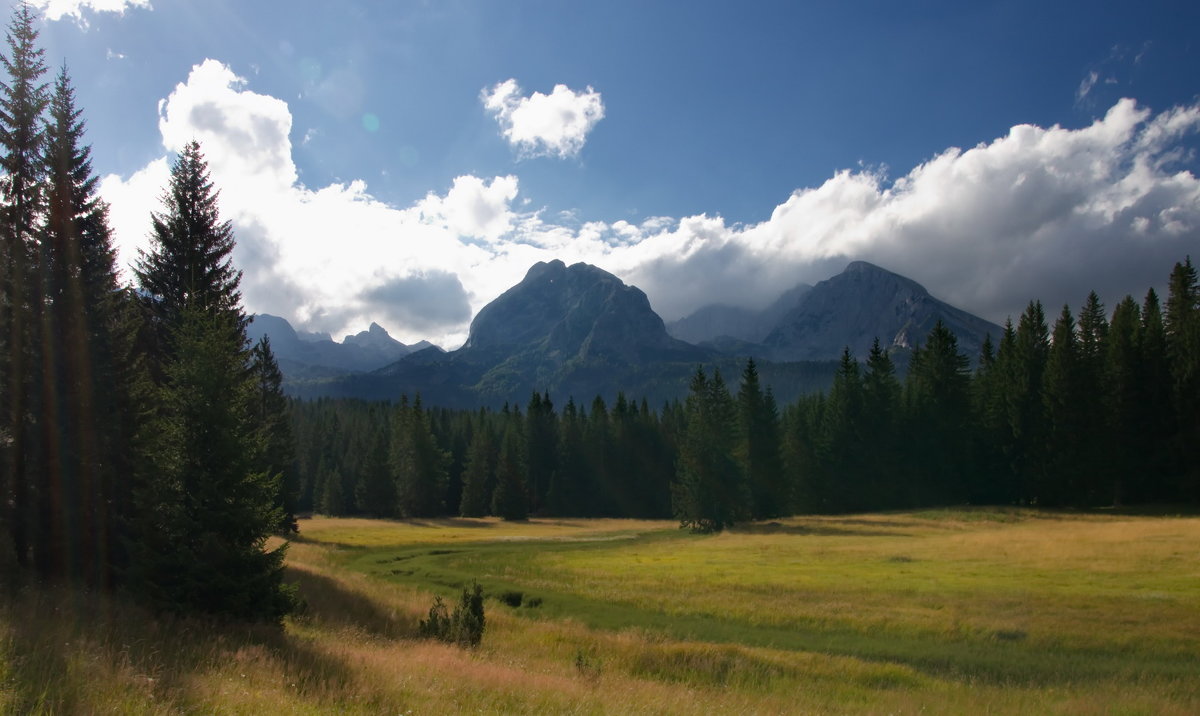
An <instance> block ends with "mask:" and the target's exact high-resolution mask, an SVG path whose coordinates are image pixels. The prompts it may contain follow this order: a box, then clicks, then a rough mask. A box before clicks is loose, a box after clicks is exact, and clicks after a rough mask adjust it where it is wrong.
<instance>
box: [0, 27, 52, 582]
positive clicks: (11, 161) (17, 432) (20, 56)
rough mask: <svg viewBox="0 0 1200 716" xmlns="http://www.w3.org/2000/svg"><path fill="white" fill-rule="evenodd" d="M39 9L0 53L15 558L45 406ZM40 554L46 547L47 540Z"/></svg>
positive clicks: (24, 536)
mask: <svg viewBox="0 0 1200 716" xmlns="http://www.w3.org/2000/svg"><path fill="white" fill-rule="evenodd" d="M34 20H35V16H34V13H33V11H32V10H31V9H30V7H29V5H28V4H26V3H22V4H20V5H19V6H17V7H16V8H15V9H14V11H13V18H12V22H11V23H10V25H9V28H8V34H7V36H6V39H7V44H8V53H7V54H5V55H3V56H0V64H3V66H4V70H5V74H6V75H7V77H8V79H7V81H6V82H3V83H0V406H3V407H2V408H0V409H4V412H5V414H4V415H3V416H2V420H3V423H2V424H0V435H2V436H3V438H4V439H3V440H0V450H2V451H3V452H2V453H0V458H2V461H0V463H2V464H0V469H2V472H0V528H7V531H8V533H9V536H10V539H11V540H12V548H13V551H14V553H15V555H16V558H17V562H18V563H19V564H22V565H25V564H28V563H29V562H30V559H31V557H35V556H36V554H35V553H37V552H38V547H37V546H36V545H34V540H35V530H36V522H35V520H36V517H37V515H38V514H39V512H40V511H41V510H39V509H38V504H39V495H41V494H44V492H45V490H44V489H42V488H43V486H42V485H41V484H40V480H39V471H40V467H41V466H39V465H37V464H36V458H37V455H36V446H37V444H38V441H37V438H38V433H39V427H40V422H41V420H40V418H41V411H40V406H38V405H37V404H36V398H37V396H36V393H37V386H38V385H39V377H38V375H37V369H38V368H39V367H40V365H41V358H40V355H39V347H40V346H39V340H38V335H37V334H38V330H37V329H38V328H39V323H40V319H41V312H40V296H39V295H38V294H39V292H38V290H37V289H38V281H37V275H38V272H37V255H36V234H37V229H38V223H39V218H40V216H41V213H42V211H43V206H44V195H43V190H44V183H43V179H44V164H43V162H42V157H43V147H44V143H45V134H44V130H43V127H42V123H41V117H42V112H43V111H44V110H45V108H46V106H47V103H48V95H47V91H46V85H45V84H44V83H42V82H40V79H41V77H42V75H43V74H45V72H46V65H45V62H44V61H43V57H44V52H43V51H42V50H41V48H39V47H37V44H36V43H37V37H38V32H37V29H36V28H35V27H34ZM42 548H43V549H42V550H41V553H42V554H43V555H44V554H46V551H47V550H46V548H47V546H46V545H42Z"/></svg>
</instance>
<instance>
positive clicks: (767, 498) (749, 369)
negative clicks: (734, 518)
mask: <svg viewBox="0 0 1200 716" xmlns="http://www.w3.org/2000/svg"><path fill="white" fill-rule="evenodd" d="M769 397H770V396H769V394H764V393H763V390H762V387H761V386H760V384H759V380H758V367H757V366H756V365H755V364H754V359H753V358H751V359H750V360H748V361H746V368H745V369H744V370H743V371H742V382H741V384H740V385H739V386H738V395H737V408H738V443H739V444H738V447H737V455H738V458H739V459H740V460H741V462H742V470H743V471H744V472H745V475H746V477H747V479H748V481H749V484H750V495H751V516H752V517H753V518H754V519H766V518H770V517H779V516H780V515H783V514H786V513H787V510H788V507H789V506H790V505H789V504H788V502H789V500H788V494H787V486H786V483H785V481H784V474H783V452H782V444H781V442H780V435H779V412H778V409H777V408H776V406H775V401H774V398H770V400H768V398H769Z"/></svg>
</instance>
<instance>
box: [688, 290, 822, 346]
mask: <svg viewBox="0 0 1200 716" xmlns="http://www.w3.org/2000/svg"><path fill="white" fill-rule="evenodd" d="M810 290H812V286H809V285H808V284H806V283H801V284H798V285H796V286H795V287H793V288H791V289H789V290H787V291H785V292H784V293H783V295H782V296H780V297H779V298H777V299H776V300H775V302H774V303H772V304H771V305H769V306H767V307H766V308H764V309H762V310H758V311H756V310H754V309H750V308H741V307H739V306H727V305H724V304H719V303H716V304H710V305H708V306H704V307H703V308H700V309H699V310H697V311H696V312H695V313H692V314H691V315H688V316H685V317H683V318H681V319H679V320H677V321H672V322H671V323H668V324H667V333H670V334H671V335H672V336H674V337H675V338H678V339H679V340H682V341H687V342H688V343H695V344H701V343H707V342H710V341H715V342H718V343H720V342H725V341H727V340H728V339H731V338H732V339H734V340H735V341H745V342H748V343H759V342H761V341H762V340H763V339H764V338H766V337H767V334H769V333H770V332H771V331H772V330H773V329H774V328H775V327H776V326H778V325H779V322H780V321H781V320H782V319H783V317H784V316H786V315H787V314H788V312H789V311H791V310H792V309H793V308H795V307H796V306H797V305H799V303H800V301H801V300H802V299H803V298H804V295H805V294H807V293H808V292H809V291H810Z"/></svg>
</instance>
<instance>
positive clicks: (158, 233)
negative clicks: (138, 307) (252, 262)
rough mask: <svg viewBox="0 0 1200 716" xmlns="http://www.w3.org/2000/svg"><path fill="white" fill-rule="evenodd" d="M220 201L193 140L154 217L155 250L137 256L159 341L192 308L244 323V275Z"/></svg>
mask: <svg viewBox="0 0 1200 716" xmlns="http://www.w3.org/2000/svg"><path fill="white" fill-rule="evenodd" d="M218 198H219V192H218V191H217V190H216V187H214V186H213V183H212V180H211V179H210V178H209V173H208V164H207V163H206V162H205V160H204V155H203V154H202V153H201V151H200V144H199V143H198V142H196V141H192V142H189V143H188V144H187V146H185V147H184V149H183V152H182V153H181V154H180V155H179V156H178V157H176V159H175V163H174V164H173V165H172V166H171V180H170V185H169V186H168V188H167V190H166V192H165V193H164V194H163V197H162V202H163V211H162V213H154V214H152V215H151V223H152V229H153V231H152V234H151V242H152V245H153V248H152V250H151V251H150V252H149V253H146V252H144V251H139V252H138V260H137V263H136V266H135V268H134V273H135V274H136V275H137V279H138V283H139V285H140V286H141V288H142V290H143V291H144V292H145V293H147V294H149V296H150V297H151V299H152V300H151V301H150V302H149V304H148V307H149V309H150V313H151V315H152V316H153V324H154V327H155V329H156V331H157V333H158V336H159V339H160V341H161V340H162V337H163V336H164V331H166V332H169V331H170V329H171V328H172V327H174V326H177V325H179V322H180V316H181V315H182V312H183V311H184V309H185V308H187V307H196V308H200V309H201V310H204V311H208V312H211V313H213V314H222V315H225V316H227V317H228V319H229V320H234V321H236V322H237V324H238V325H239V327H241V326H243V325H244V324H245V321H246V318H245V315H244V314H243V312H242V308H241V294H240V293H239V291H238V286H239V285H240V283H241V280H242V273H241V272H240V271H238V270H236V269H235V268H234V267H233V258H232V253H233V246H234V236H233V226H232V224H231V223H230V222H228V221H221V218H220V212H219V209H218V206H217V200H218Z"/></svg>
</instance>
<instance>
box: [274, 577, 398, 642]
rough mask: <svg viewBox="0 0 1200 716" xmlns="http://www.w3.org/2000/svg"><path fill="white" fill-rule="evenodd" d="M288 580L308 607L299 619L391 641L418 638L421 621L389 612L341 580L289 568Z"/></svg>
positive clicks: (305, 606)
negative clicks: (362, 632)
mask: <svg viewBox="0 0 1200 716" xmlns="http://www.w3.org/2000/svg"><path fill="white" fill-rule="evenodd" d="M285 574H286V576H285V580H286V581H287V582H289V583H291V584H295V585H297V587H298V589H299V591H300V597H301V599H303V602H304V607H303V610H302V611H301V613H300V614H299V615H298V618H300V619H302V620H311V621H313V622H317V623H319V624H321V625H323V626H327V627H331V628H335V629H336V628H343V629H345V628H349V629H357V630H361V631H364V632H366V633H368V634H371V635H374V636H381V637H385V638H388V639H402V638H409V637H415V636H416V635H417V620H416V619H415V618H413V617H412V616H411V615H408V614H402V613H400V614H398V613H396V612H393V611H390V610H385V609H383V608H381V607H380V606H379V605H378V604H376V603H375V602H374V601H372V600H371V599H370V598H369V597H367V596H365V595H363V594H360V593H358V592H355V591H353V590H350V589H347V588H346V587H345V586H344V585H343V584H341V583H340V582H338V581H337V580H334V579H330V578H329V577H326V576H323V575H320V574H316V573H314V572H309V571H307V570H304V569H297V568H295V567H287V568H286V569H285Z"/></svg>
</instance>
